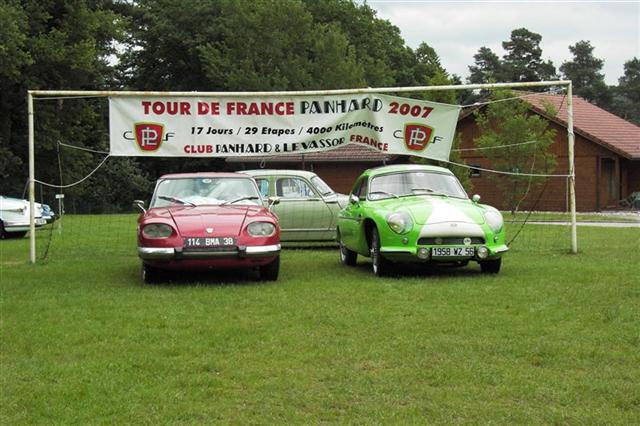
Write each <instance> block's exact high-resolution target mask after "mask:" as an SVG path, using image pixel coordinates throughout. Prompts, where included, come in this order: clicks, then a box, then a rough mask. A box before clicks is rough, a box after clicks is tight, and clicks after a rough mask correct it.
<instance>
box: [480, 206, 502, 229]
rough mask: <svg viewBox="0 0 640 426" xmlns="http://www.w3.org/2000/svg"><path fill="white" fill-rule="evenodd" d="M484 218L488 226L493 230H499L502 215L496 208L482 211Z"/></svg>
mask: <svg viewBox="0 0 640 426" xmlns="http://www.w3.org/2000/svg"><path fill="white" fill-rule="evenodd" d="M484 220H486V221H487V225H489V228H491V230H492V231H493V232H498V231H500V230H501V229H502V225H503V224H504V222H503V220H502V215H501V214H500V212H499V211H497V210H488V211H486V212H484Z"/></svg>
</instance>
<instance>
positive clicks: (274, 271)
mask: <svg viewBox="0 0 640 426" xmlns="http://www.w3.org/2000/svg"><path fill="white" fill-rule="evenodd" d="M279 272H280V256H278V257H276V258H275V260H274V261H273V262H271V263H268V264H266V265H262V266H260V279H261V280H262V281H275V280H277V279H278V273H279Z"/></svg>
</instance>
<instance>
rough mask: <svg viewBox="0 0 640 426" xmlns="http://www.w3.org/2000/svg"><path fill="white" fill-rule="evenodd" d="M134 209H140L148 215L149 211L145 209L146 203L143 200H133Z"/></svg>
mask: <svg viewBox="0 0 640 426" xmlns="http://www.w3.org/2000/svg"><path fill="white" fill-rule="evenodd" d="M133 207H137V208H139V209H140V210H141V211H142V213H146V212H147V210H146V209H145V208H144V201H142V200H133Z"/></svg>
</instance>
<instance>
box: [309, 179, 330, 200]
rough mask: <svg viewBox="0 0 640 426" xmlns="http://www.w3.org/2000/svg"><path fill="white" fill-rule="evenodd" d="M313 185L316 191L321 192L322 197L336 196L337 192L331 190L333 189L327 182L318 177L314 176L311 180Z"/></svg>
mask: <svg viewBox="0 0 640 426" xmlns="http://www.w3.org/2000/svg"><path fill="white" fill-rule="evenodd" d="M311 183H312V184H313V185H314V186H315V187H316V189H317V190H318V192H320V193H321V194H322V195H325V196H326V195H332V194H335V191H334V190H333V189H331V187H330V186H329V185H327V183H326V182H325V181H323V180H322V179H320V177H318V176H314V177H312V178H311Z"/></svg>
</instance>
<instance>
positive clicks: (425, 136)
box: [403, 123, 433, 151]
mask: <svg viewBox="0 0 640 426" xmlns="http://www.w3.org/2000/svg"><path fill="white" fill-rule="evenodd" d="M432 133H433V127H429V126H425V125H423V124H417V123H406V124H405V125H404V134H403V136H404V144H405V145H406V146H407V148H408V149H409V150H411V151H423V150H424V149H425V148H426V147H427V145H428V144H429V140H430V139H431V134H432Z"/></svg>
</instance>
